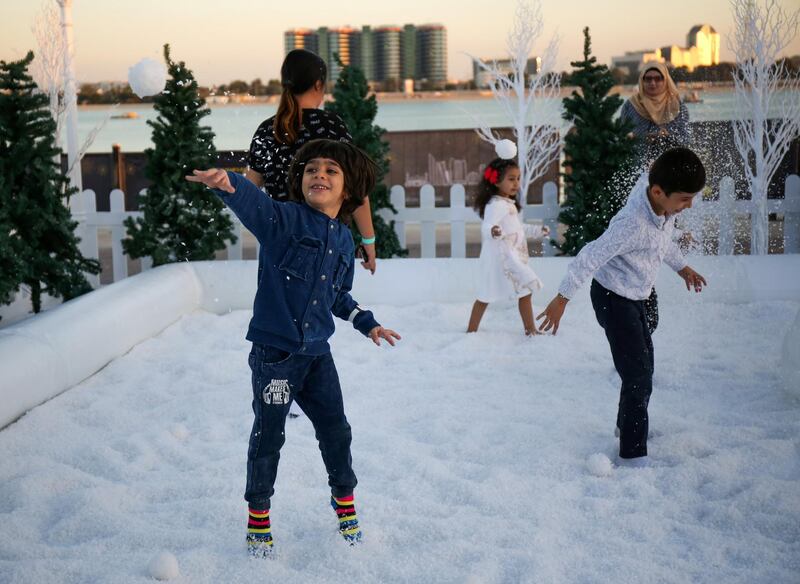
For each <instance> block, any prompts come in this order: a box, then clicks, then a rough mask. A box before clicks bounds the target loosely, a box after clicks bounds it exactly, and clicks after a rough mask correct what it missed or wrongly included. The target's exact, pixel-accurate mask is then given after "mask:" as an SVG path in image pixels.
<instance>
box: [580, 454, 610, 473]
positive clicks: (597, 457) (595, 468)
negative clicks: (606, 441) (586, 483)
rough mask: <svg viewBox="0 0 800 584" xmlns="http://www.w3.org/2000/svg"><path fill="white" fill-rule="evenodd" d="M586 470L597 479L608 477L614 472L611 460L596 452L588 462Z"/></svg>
mask: <svg viewBox="0 0 800 584" xmlns="http://www.w3.org/2000/svg"><path fill="white" fill-rule="evenodd" d="M586 468H587V469H589V472H590V473H591V474H593V475H594V476H596V477H607V476H608V475H610V474H611V472H612V471H613V470H614V466H613V465H612V464H611V459H610V458H608V456H606V455H605V454H603V453H602V452H595V453H594V454H592V455H591V456H590V457H589V458H588V459H587V460H586Z"/></svg>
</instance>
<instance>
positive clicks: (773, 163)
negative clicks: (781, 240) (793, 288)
mask: <svg viewBox="0 0 800 584" xmlns="http://www.w3.org/2000/svg"><path fill="white" fill-rule="evenodd" d="M731 8H732V12H733V22H734V32H733V37H732V38H731V40H730V48H731V50H732V52H733V54H734V58H735V59H736V63H737V67H736V70H735V72H734V88H735V94H736V104H737V109H738V112H737V119H735V120H734V122H733V130H734V139H735V143H736V149H737V150H738V151H739V154H740V155H741V157H742V161H743V163H744V173H745V179H746V180H747V184H748V186H749V188H750V193H751V196H752V205H753V210H752V215H751V217H752V230H751V231H752V235H751V253H752V254H760V255H763V254H767V253H768V252H769V249H768V248H769V215H768V207H767V190H768V188H769V183H770V181H771V180H772V177H773V176H774V174H775V171H776V170H777V168H778V165H779V164H780V163H781V161H782V160H783V158H784V156H786V153H787V152H788V150H789V147H790V146H791V143H792V140H793V139H795V138H796V137H797V136H798V134H800V77H797V76H796V75H794V76H791V75H790V74H789V72H788V70H787V69H786V66H785V64H784V62H783V61H779V58H780V53H781V51H783V50H784V49H785V48H786V46H787V45H788V44H789V42H790V41H792V39H794V38H795V35H796V34H797V30H798V19H799V18H800V9H799V10H796V11H795V12H794V13H787V12H786V11H784V10H783V9H782V8H781V7H780V5H779V4H778V2H777V0H766V1H765V2H764V4H763V5H762V4H761V3H760V0H731ZM770 114H772V119H768V116H769V115H770Z"/></svg>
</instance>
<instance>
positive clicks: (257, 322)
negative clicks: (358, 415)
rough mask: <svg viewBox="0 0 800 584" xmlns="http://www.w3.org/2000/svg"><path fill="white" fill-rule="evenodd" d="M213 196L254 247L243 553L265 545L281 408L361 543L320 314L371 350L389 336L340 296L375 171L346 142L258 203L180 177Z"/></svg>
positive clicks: (305, 157)
mask: <svg viewBox="0 0 800 584" xmlns="http://www.w3.org/2000/svg"><path fill="white" fill-rule="evenodd" d="M186 178H187V180H189V181H192V182H202V183H203V184H205V185H206V186H208V187H210V188H212V189H214V190H215V191H216V193H217V194H218V195H219V196H220V197H221V198H222V200H223V201H224V202H225V204H226V205H228V207H230V208H231V210H232V211H233V212H234V213H235V214H236V216H237V217H239V219H240V220H241V222H242V224H243V225H244V226H245V227H247V229H249V230H250V231H251V232H252V233H253V235H255V237H256V238H257V239H258V242H259V244H260V250H259V257H258V290H257V292H256V297H255V301H254V303H253V318H252V319H251V321H250V326H249V329H248V332H247V339H248V340H249V341H252V343H253V348H252V351H251V352H250V356H249V364H250V368H251V370H252V383H253V413H254V414H255V420H254V422H253V429H252V432H251V434H250V445H249V449H248V453H247V486H246V490H245V499H246V500H247V501H248V504H249V519H248V534H247V543H248V550H249V552H250V554H251V555H254V556H259V557H263V556H268V555H270V554H271V552H272V549H273V547H272V546H273V541H272V531H271V525H270V517H269V510H270V498H271V497H272V495H273V493H274V489H273V485H274V484H275V477H276V474H277V470H278V460H279V458H280V449H281V447H282V446H283V443H284V440H285V437H284V425H285V421H286V414H287V413H288V411H289V406H290V405H291V402H292V401H293V400H296V401H297V403H298V405H300V407H301V408H302V409H303V411H304V412H305V413H306V415H307V416H308V418H309V419H310V420H311V423H312V424H313V425H314V430H315V432H316V436H317V440H318V441H319V448H320V451H321V453H322V459H323V461H324V462H325V468H326V469H327V471H328V484H329V485H330V488H331V495H332V496H331V506H332V507H333V509H334V511H335V512H336V514H337V516H338V519H339V531H340V533H341V534H342V536H343V537H344V539H345V540H346V541H347V542H348V543H350V544H351V545H353V544H355V543H357V542H359V541H360V540H361V530H360V527H359V525H358V519H357V517H356V512H355V507H354V504H353V489H354V488H355V486H356V482H357V481H356V475H355V473H354V472H353V468H352V459H351V456H350V442H351V432H350V425H349V424H348V423H347V418H346V417H345V414H344V406H343V403H342V390H341V387H340V385H339V377H338V375H337V372H336V366H335V365H334V362H333V357H332V356H331V351H330V346H329V345H328V339H329V338H330V336H331V335H332V334H333V332H334V323H333V318H332V315H336V316H338V317H339V318H341V319H343V320H348V321H350V322H352V323H353V326H354V327H355V328H356V329H357V330H359V331H360V332H361V333H362V334H364V335H365V336H368V337H369V338H371V339H372V341H373V342H375V344H377V345H380V344H381V341H380V340H381V339H385V340H386V341H387V342H388V343H389V344H390V345H394V344H395V340H396V339H400V335H398V334H397V333H396V332H394V331H392V330H389V329H385V328H383V327H382V326H381V325H380V324H378V322H377V321H376V320H375V318H374V317H373V315H372V313H371V312H370V311H368V310H364V309H362V308H361V307H360V306H359V305H358V303H357V302H356V301H355V300H353V298H352V296H350V289H351V287H352V285H353V272H354V245H353V238H352V236H351V234H350V229H349V228H348V226H347V224H346V223H347V222H349V219H350V216H351V214H352V212H353V211H354V210H355V209H356V208H358V207H359V206H360V204H361V202H362V201H363V199H364V196H365V195H366V194H368V193H369V192H370V191H371V190H372V188H373V186H374V184H375V164H374V163H373V162H372V161H371V160H370V159H369V157H367V156H366V154H364V153H363V152H362V151H361V150H359V149H358V148H356V147H355V146H353V145H351V144H347V143H343V142H336V141H333V140H314V141H311V142H309V143H307V144H306V145H304V146H303V147H302V148H301V149H300V150H299V151H298V152H297V154H296V156H295V159H294V161H293V163H292V167H291V169H290V171H289V194H290V202H283V203H282V202H278V201H275V200H273V199H272V198H270V197H268V196H266V195H264V193H263V192H261V191H260V190H259V189H258V188H257V187H256V186H255V185H254V184H252V183H251V182H249V181H248V180H247V179H245V178H244V177H242V176H240V175H238V174H235V173H229V172H226V171H224V170H220V169H210V170H206V171H198V170H195V171H194V174H193V176H187V177H186Z"/></svg>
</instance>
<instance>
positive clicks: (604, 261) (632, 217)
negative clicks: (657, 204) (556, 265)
mask: <svg viewBox="0 0 800 584" xmlns="http://www.w3.org/2000/svg"><path fill="white" fill-rule="evenodd" d="M674 231H675V215H668V216H659V215H656V213H655V211H653V207H652V205H651V204H650V200H649V199H648V198H647V176H646V175H643V176H642V177H641V178H640V179H639V182H638V183H636V186H635V187H634V188H633V190H632V191H631V194H630V196H629V197H628V202H627V203H626V204H625V206H624V207H623V208H622V209H620V211H619V213H617V214H616V215H614V218H613V219H611V222H610V223H609V225H608V229H606V231H605V233H603V235H601V236H600V237H598V238H597V239H595V240H594V241H592V242H591V243H588V244H586V246H584V248H583V249H582V250H581V251H580V253H578V255H577V256H575V259H574V260H572V262H570V264H569V267H568V268H567V275H566V276H564V279H563V280H562V281H561V285H560V286H559V288H558V291H559V293H560V294H561V295H562V296H565V297H566V298H572V297H573V296H574V295H575V293H576V292H577V291H578V289H579V288H580V287H581V286H583V284H584V283H585V282H586V281H587V280H588V279H589V278H591V277H592V276H594V279H595V280H597V281H598V282H599V283H600V284H601V285H602V286H603V287H604V288H606V289H608V290H611V291H612V292H615V293H616V294H619V295H620V296H624V297H625V298H629V299H630V300H645V299H646V298H647V297H648V296H650V291H651V290H652V288H653V284H654V283H655V281H656V276H657V275H658V269H659V268H660V267H661V263H662V262H666V263H667V265H668V266H669V267H671V268H672V269H673V270H675V271H676V272H677V271H679V270H682V269H683V268H685V267H686V261H685V260H684V258H683V254H681V251H680V249H679V248H678V245H677V243H675V242H674V241H673V239H672V237H673V233H674Z"/></svg>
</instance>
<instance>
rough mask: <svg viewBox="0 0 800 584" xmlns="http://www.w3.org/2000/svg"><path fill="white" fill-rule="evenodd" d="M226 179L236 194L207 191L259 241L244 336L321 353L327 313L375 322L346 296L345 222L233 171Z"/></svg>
mask: <svg viewBox="0 0 800 584" xmlns="http://www.w3.org/2000/svg"><path fill="white" fill-rule="evenodd" d="M228 178H229V179H230V181H231V185H232V186H233V187H234V188H235V189H236V192H234V193H226V192H224V191H220V190H215V191H214V192H215V193H216V194H217V195H219V196H220V198H221V199H222V200H223V201H224V203H225V204H226V205H227V206H228V207H230V209H231V210H232V211H233V212H234V213H235V214H236V216H237V217H238V218H239V220H240V221H241V222H242V224H243V225H244V226H245V227H247V229H249V230H250V232H251V233H253V235H255V237H256V239H258V242H259V244H260V249H259V252H258V290H257V291H256V297H255V300H254V302H253V318H252V319H251V320H250V327H249V329H248V331H247V340H249V341H252V342H254V343H260V344H263V345H271V346H273V347H277V348H279V349H283V350H284V351H289V352H290V353H302V354H305V355H323V354H325V353H328V352H330V346H329V345H328V339H329V338H330V337H331V335H332V334H333V332H334V324H333V318H332V316H331V314H334V315H336V316H338V317H339V318H341V319H342V320H349V321H350V322H352V323H353V326H354V327H355V328H356V329H357V330H358V331H359V332H361V333H362V334H364V335H367V334H369V331H371V330H372V329H373V328H375V327H376V326H379V325H378V323H377V322H376V321H375V318H374V317H373V316H372V313H371V312H370V311H368V310H361V309H360V308H359V306H358V303H357V302H356V301H355V300H353V297H352V296H350V289H351V288H352V286H353V273H354V270H355V267H354V266H355V261H354V260H355V258H354V246H353V237H352V235H351V234H350V229H349V228H348V227H347V226H346V225H344V224H343V223H342V222H341V221H339V220H338V219H331V218H330V217H328V216H327V215H325V214H324V213H322V212H320V211H317V210H316V209H313V208H311V207H309V206H308V205H306V204H304V203H295V202H287V203H283V202H279V201H274V200H273V199H272V198H270V197H269V196H268V195H266V194H265V193H264V192H262V191H261V190H260V189H259V188H258V187H256V186H255V185H254V184H253V183H251V182H250V181H249V180H247V179H246V178H244V177H243V176H241V175H239V174H236V173H232V172H228Z"/></svg>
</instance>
